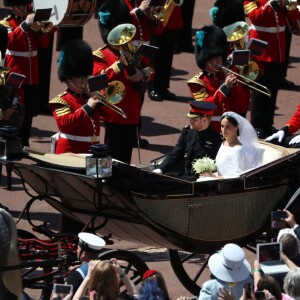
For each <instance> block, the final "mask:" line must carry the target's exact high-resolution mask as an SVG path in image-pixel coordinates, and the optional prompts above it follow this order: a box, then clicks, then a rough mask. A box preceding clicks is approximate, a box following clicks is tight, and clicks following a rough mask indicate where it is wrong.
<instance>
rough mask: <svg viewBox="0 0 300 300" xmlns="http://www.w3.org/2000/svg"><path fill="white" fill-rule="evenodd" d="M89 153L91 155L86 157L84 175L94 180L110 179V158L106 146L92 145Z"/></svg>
mask: <svg viewBox="0 0 300 300" xmlns="http://www.w3.org/2000/svg"><path fill="white" fill-rule="evenodd" d="M89 152H91V153H92V155H90V156H87V157H86V175H87V176H90V177H95V178H105V177H111V175H112V158H111V156H110V154H109V148H108V146H106V145H102V144H97V145H92V146H91V148H90V150H89Z"/></svg>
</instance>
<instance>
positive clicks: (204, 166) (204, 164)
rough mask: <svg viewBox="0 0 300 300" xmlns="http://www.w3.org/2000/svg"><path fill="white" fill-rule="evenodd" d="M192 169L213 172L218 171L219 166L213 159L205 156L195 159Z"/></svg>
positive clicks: (200, 171) (199, 171) (200, 172)
mask: <svg viewBox="0 0 300 300" xmlns="http://www.w3.org/2000/svg"><path fill="white" fill-rule="evenodd" d="M192 169H193V170H194V171H195V172H196V173H197V174H203V173H213V172H216V171H217V166H216V163H215V161H214V160H213V159H211V158H209V157H207V156H205V157H203V158H199V159H197V160H194V161H193V163H192Z"/></svg>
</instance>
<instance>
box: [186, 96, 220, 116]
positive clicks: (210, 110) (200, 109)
mask: <svg viewBox="0 0 300 300" xmlns="http://www.w3.org/2000/svg"><path fill="white" fill-rule="evenodd" d="M189 104H190V111H189V112H188V114H187V117H188V118H190V119H192V118H197V117H200V116H202V117H205V116H212V115H213V114H214V111H215V110H216V108H217V106H216V105H215V104H214V103H211V102H206V101H195V100H193V101H189Z"/></svg>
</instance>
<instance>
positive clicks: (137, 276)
mask: <svg viewBox="0 0 300 300" xmlns="http://www.w3.org/2000/svg"><path fill="white" fill-rule="evenodd" d="M98 258H99V259H100V260H107V259H111V258H116V259H117V260H118V262H119V263H120V265H121V267H122V268H123V269H124V271H125V272H126V273H127V275H128V277H129V278H130V279H131V281H132V282H133V283H134V285H135V286H137V285H138V284H139V283H140V282H141V281H142V279H143V274H144V273H145V272H146V271H147V270H149V268H148V266H147V265H146V264H145V262H144V261H143V260H142V259H141V258H140V257H138V256H137V255H136V254H134V253H132V252H129V251H126V250H108V251H105V252H104V253H101V254H100V255H99V256H98ZM120 289H121V294H124V293H126V289H125V287H124V285H123V283H122V281H121V286H120Z"/></svg>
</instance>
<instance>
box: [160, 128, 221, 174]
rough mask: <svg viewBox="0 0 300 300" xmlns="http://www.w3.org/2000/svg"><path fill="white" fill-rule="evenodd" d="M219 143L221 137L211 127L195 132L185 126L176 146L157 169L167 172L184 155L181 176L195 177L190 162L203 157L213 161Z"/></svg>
mask: <svg viewBox="0 0 300 300" xmlns="http://www.w3.org/2000/svg"><path fill="white" fill-rule="evenodd" d="M221 143H222V138H221V135H220V134H219V133H218V132H217V131H215V130H213V129H212V128H211V127H208V128H207V129H206V130H203V131H195V130H193V129H191V128H190V126H186V127H185V128H183V130H182V132H181V135H180V137H179V139H178V142H177V144H176V146H175V147H174V149H173V150H172V152H171V153H170V154H168V156H167V157H166V158H165V159H164V161H163V162H162V164H161V165H160V166H159V168H160V169H161V170H162V171H163V172H166V171H168V169H169V168H170V167H171V166H174V165H175V164H176V163H178V162H180V160H181V159H182V158H183V157H184V156H185V154H186V157H185V163H184V173H183V174H182V175H183V176H187V177H190V176H196V174H195V173H194V172H193V171H192V162H193V161H194V160H195V159H198V158H203V157H205V156H208V157H210V158H212V159H215V157H216V155H217V153H218V150H219V147H220V145H221Z"/></svg>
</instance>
